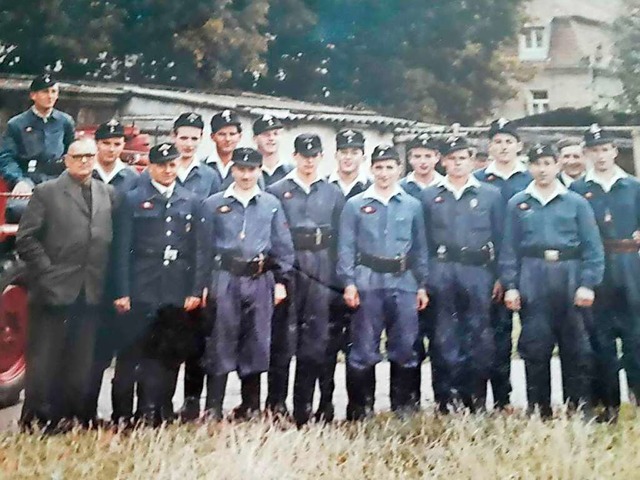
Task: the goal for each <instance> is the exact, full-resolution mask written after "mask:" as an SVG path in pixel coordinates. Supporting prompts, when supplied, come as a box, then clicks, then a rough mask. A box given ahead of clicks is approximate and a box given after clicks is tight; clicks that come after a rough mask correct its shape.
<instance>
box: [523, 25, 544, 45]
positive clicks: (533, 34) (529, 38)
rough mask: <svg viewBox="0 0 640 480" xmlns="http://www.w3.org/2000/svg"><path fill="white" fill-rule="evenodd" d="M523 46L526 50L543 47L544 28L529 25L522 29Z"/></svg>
mask: <svg viewBox="0 0 640 480" xmlns="http://www.w3.org/2000/svg"><path fill="white" fill-rule="evenodd" d="M523 35H524V46H525V48H526V49H528V50H538V49H540V48H544V28H543V27H530V28H525V30H524V33H523Z"/></svg>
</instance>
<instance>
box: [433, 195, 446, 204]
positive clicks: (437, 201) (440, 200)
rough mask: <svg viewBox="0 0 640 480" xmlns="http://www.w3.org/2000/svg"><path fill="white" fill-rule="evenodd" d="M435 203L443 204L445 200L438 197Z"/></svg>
mask: <svg viewBox="0 0 640 480" xmlns="http://www.w3.org/2000/svg"><path fill="white" fill-rule="evenodd" d="M433 201H434V202H436V203H442V202H444V198H442V197H440V196H438V197H436V198H434V199H433Z"/></svg>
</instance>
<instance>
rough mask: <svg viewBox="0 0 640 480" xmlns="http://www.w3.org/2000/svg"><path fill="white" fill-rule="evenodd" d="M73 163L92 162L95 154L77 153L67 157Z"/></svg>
mask: <svg viewBox="0 0 640 480" xmlns="http://www.w3.org/2000/svg"><path fill="white" fill-rule="evenodd" d="M69 156H70V157H71V159H72V160H73V161H74V162H82V163H86V162H89V161H91V160H93V159H94V158H95V157H96V154H95V153H78V154H76V155H69Z"/></svg>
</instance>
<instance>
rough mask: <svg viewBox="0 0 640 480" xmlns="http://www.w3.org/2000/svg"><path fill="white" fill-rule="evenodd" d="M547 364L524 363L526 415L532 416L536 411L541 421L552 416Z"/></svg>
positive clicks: (545, 362) (544, 362) (549, 374)
mask: <svg viewBox="0 0 640 480" xmlns="http://www.w3.org/2000/svg"><path fill="white" fill-rule="evenodd" d="M549 368H550V367H549V362H548V361H542V362H527V361H525V372H526V380H527V400H528V403H529V407H528V409H527V411H528V413H529V414H530V415H531V414H534V413H535V412H536V410H537V411H538V413H539V414H540V417H541V418H542V419H543V420H547V419H550V418H551V417H552V416H553V410H552V409H551V373H550V370H549Z"/></svg>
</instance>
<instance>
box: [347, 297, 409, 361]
mask: <svg viewBox="0 0 640 480" xmlns="http://www.w3.org/2000/svg"><path fill="white" fill-rule="evenodd" d="M359 293H360V307H359V308H358V309H357V310H356V311H355V312H354V313H353V316H352V320H351V327H350V335H349V336H350V349H349V358H348V364H349V366H350V367H352V368H355V369H359V370H363V369H367V368H370V367H373V366H374V365H376V364H377V363H378V362H380V361H381V360H382V354H381V353H380V336H381V334H382V331H383V330H386V334H387V356H388V358H389V361H390V362H393V363H395V364H397V365H399V366H400V367H402V368H413V367H416V366H417V365H418V355H417V353H416V349H415V345H416V341H417V339H418V311H417V308H416V294H415V292H409V291H405V290H395V289H379V290H378V289H377V290H361V291H359Z"/></svg>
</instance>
